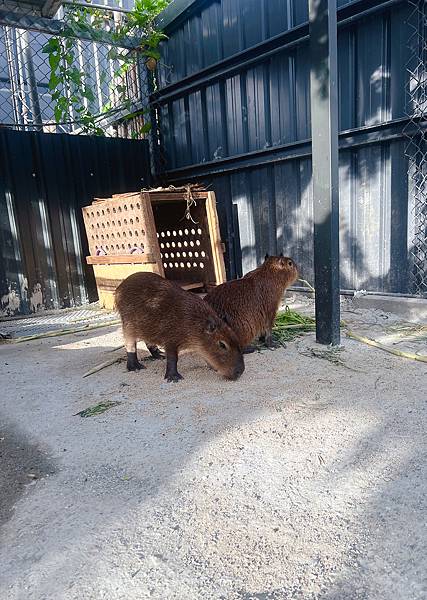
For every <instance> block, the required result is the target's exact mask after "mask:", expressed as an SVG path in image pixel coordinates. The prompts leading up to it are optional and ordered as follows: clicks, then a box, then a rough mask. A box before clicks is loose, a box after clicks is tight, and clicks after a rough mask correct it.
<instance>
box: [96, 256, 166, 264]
mask: <svg viewBox="0 0 427 600" xmlns="http://www.w3.org/2000/svg"><path fill="white" fill-rule="evenodd" d="M86 262H87V264H88V265H123V264H133V265H135V264H146V263H155V262H156V260H155V259H154V256H153V255H152V254H123V255H120V254H119V255H112V256H86Z"/></svg>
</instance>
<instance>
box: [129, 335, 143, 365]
mask: <svg viewBox="0 0 427 600" xmlns="http://www.w3.org/2000/svg"><path fill="white" fill-rule="evenodd" d="M125 348H126V353H127V365H126V366H127V369H128V371H139V370H140V369H144V365H143V364H142V363H140V362H139V360H138V356H137V355H136V340H133V339H131V338H127V337H125Z"/></svg>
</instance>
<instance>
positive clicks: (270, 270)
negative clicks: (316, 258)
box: [205, 254, 298, 352]
mask: <svg viewBox="0 0 427 600" xmlns="http://www.w3.org/2000/svg"><path fill="white" fill-rule="evenodd" d="M297 278H298V269H297V266H296V264H295V263H294V261H293V260H292V259H291V258H289V257H287V256H283V255H282V254H281V255H280V256H268V254H267V256H266V257H265V260H264V262H263V264H262V265H261V266H260V267H258V268H257V269H254V270H253V271H250V272H249V273H247V274H246V275H245V276H244V277H242V279H234V280H232V281H227V282H226V283H223V284H221V285H219V286H218V287H216V288H213V289H212V290H211V291H210V292H209V293H208V294H207V295H206V296H205V301H206V302H207V303H208V304H209V305H210V306H212V308H213V309H214V310H215V312H216V313H217V314H218V315H219V316H220V317H221V318H222V319H223V320H224V322H225V323H227V325H230V327H231V328H232V329H233V331H234V332H235V333H236V335H237V337H238V340H239V343H240V346H241V348H242V349H244V350H245V351H246V352H249V351H251V348H250V347H249V346H248V345H249V344H250V343H251V342H252V341H253V340H254V339H255V338H257V337H261V339H262V341H263V342H264V344H265V345H266V346H267V347H269V348H272V347H274V343H273V339H272V335H271V330H272V328H273V325H274V319H275V318H276V314H277V311H278V309H279V306H280V302H281V300H282V297H283V294H284V292H285V290H286V288H287V287H289V286H290V285H292V284H293V283H294V281H296V279H297Z"/></svg>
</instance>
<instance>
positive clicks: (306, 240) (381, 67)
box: [157, 0, 411, 292]
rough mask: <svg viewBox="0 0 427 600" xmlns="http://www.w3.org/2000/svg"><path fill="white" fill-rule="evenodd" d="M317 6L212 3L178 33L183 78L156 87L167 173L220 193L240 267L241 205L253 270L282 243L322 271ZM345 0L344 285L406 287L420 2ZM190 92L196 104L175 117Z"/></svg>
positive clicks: (198, 8)
mask: <svg viewBox="0 0 427 600" xmlns="http://www.w3.org/2000/svg"><path fill="white" fill-rule="evenodd" d="M307 4H308V3H307V2H302V1H301V2H300V1H299V0H268V1H265V0H258V2H256V3H255V2H252V0H250V1H249V2H244V0H215V1H213V0H204V1H199V2H195V3H194V4H193V5H192V9H191V12H189V13H188V15H187V16H185V18H184V17H183V18H182V19H178V20H177V21H176V24H173V23H172V25H171V27H170V29H169V31H168V34H169V35H170V37H171V40H170V41H169V42H168V43H167V46H168V54H166V55H165V62H167V63H168V64H170V65H171V66H173V67H174V68H175V62H176V63H177V69H178V71H180V77H181V78H179V77H177V76H176V73H175V74H174V79H173V80H174V81H175V84H174V85H173V86H171V87H169V88H168V89H165V90H163V89H161V90H160V92H159V94H158V96H157V98H158V100H159V101H160V105H161V115H162V122H161V131H162V135H163V138H164V142H165V143H164V151H165V153H166V154H167V156H168V173H167V175H168V177H169V181H172V182H174V181H176V182H179V183H183V182H187V181H190V180H193V181H195V180H199V181H200V178H201V180H202V181H205V182H206V183H207V184H208V185H210V186H211V189H214V190H215V191H216V193H217V200H218V210H219V214H220V222H221V234H222V236H223V239H224V240H226V242H227V255H226V262H227V269H228V274H229V276H230V275H232V274H233V273H234V274H236V275H237V274H238V273H239V269H240V258H239V249H238V248H237V247H236V244H238V241H237V238H236V236H237V234H236V230H237V225H236V220H235V218H234V219H233V210H234V211H235V210H236V208H235V207H237V210H238V215H239V223H238V225H239V228H240V239H241V248H242V261H243V271H247V270H248V269H250V268H253V267H254V266H256V264H257V262H258V261H259V260H260V258H259V255H260V254H262V253H263V252H265V251H268V249H270V251H272V249H273V248H274V247H275V244H276V243H277V249H278V251H280V250H282V249H283V251H284V252H285V253H287V254H290V255H291V256H294V257H295V258H296V260H297V262H298V263H299V264H300V266H301V268H302V273H303V275H304V277H305V278H307V279H309V280H310V281H313V257H312V251H313V213H312V208H313V207H312V201H313V199H312V191H311V161H310V154H311V143H310V136H311V123H310V102H309V98H310V96H309V93H310V85H309V67H310V61H309V58H308V27H307V24H306V19H307V11H306V6H307ZM338 7H339V10H338V13H337V14H338V19H339V38H338V44H339V51H338V58H339V127H340V130H341V132H342V133H341V134H340V193H341V199H342V209H341V222H340V240H341V245H342V251H341V258H342V268H341V276H342V278H343V284H342V287H343V288H348V289H352V288H367V289H377V290H385V291H400V292H404V291H407V288H406V286H407V282H406V279H407V264H406V263H407V258H406V257H407V252H408V249H407V245H408V242H407V235H401V236H400V237H399V226H398V224H397V220H398V221H400V222H401V223H402V224H403V227H406V225H405V223H406V221H407V209H408V206H407V204H408V193H407V182H406V176H405V168H406V167H405V164H404V161H403V160H402V156H403V144H404V142H403V138H402V129H403V128H404V127H405V126H407V121H405V120H403V119H402V120H400V118H401V117H402V116H403V115H404V105H405V91H404V90H405V83H406V74H405V64H406V60H407V48H406V43H407V39H408V29H407V25H406V22H405V21H406V15H407V11H408V7H407V4H406V2H403V1H400V2H399V0H391V1H390V0H384V1H375V0H360V1H357V2H355V1H351V0H338ZM249 15H251V17H250V19H249V20H248V18H249ZM304 15H305V16H304ZM190 20H191V23H190V22H189V23H188V27H187V30H186V29H185V25H186V21H190ZM252 21H253V22H252ZM298 23H300V24H301V25H299V26H298V27H297V28H295V26H296V25H297V24H298ZM290 28H291V29H290ZM178 30H182V31H188V32H190V31H191V32H192V34H194V38H193V39H192V44H193V48H192V49H191V52H190V54H189V56H188V60H187V63H188V65H190V63H191V66H188V68H187V66H186V67H185V69H183V68H182V58H181V56H180V51H181V50H180V48H181V49H182V47H183V44H185V43H188V42H186V41H185V39H184V41H181V42H180V41H179V36H180V35H181V33H179V31H178ZM197 32H199V33H197ZM175 33H176V36H175ZM274 36H276V37H274ZM175 38H176V39H175ZM250 44H252V46H250ZM284 45H285V47H283V46H284ZM171 48H172V51H170V49H171ZM166 57H167V58H166ZM183 73H185V76H183ZM162 85H163V84H162ZM161 87H162V86H161ZM179 97H181V98H187V104H185V102H184V103H183V104H181V105H179V109H177V108H175V110H174V112H173V114H171V113H172V111H168V105H170V106H172V104H174V105H175V107H176V106H178V105H177V104H175V102H176V100H177V99H178V98H179ZM163 105H164V106H163ZM181 111H182V112H181ZM185 113H187V116H186V117H185V119H184V123H181V125H179V126H178V125H177V124H176V123H175V120H176V119H178V121H179V119H180V118H182V117H183V114H185ZM391 119H395V120H394V121H391ZM190 142H191V152H189V151H188V149H186V148H184V146H185V145H186V144H188V143H190ZM175 148H176V149H175ZM178 148H179V150H178ZM174 156H179V159H180V162H179V164H180V165H181V166H180V168H179V169H178V168H177V167H178V161H177V160H175V159H174ZM273 214H274V218H273ZM393 215H394V216H393ZM276 226H277V237H276ZM408 229H409V230H410V229H411V223H409V224H408ZM380 236H383V237H382V238H380ZM387 236H388V239H387ZM380 239H381V240H382V241H381V243H380V242H379V240H380ZM384 239H385V241H384ZM230 246H231V248H230ZM261 258H262V256H261Z"/></svg>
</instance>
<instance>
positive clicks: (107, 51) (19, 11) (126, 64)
mask: <svg viewBox="0 0 427 600" xmlns="http://www.w3.org/2000/svg"><path fill="white" fill-rule="evenodd" d="M34 4H37V3H36V2H34ZM44 4H46V3H45V2H40V5H44ZM51 4H52V3H51ZM53 4H54V3H53ZM56 4H57V5H58V7H59V10H58V11H57V12H56V14H55V16H54V18H53V19H52V18H49V19H48V18H46V17H43V16H42V15H41V14H40V12H39V11H37V10H36V8H34V7H32V6H31V5H29V4H24V3H15V4H11V3H7V5H5V4H4V3H3V4H2V3H0V127H9V128H13V129H19V130H30V131H43V132H46V133H57V132H62V133H75V134H78V133H80V134H81V133H86V134H91V133H102V134H104V135H108V136H117V137H128V138H143V137H146V135H147V134H148V130H149V128H150V127H151V125H149V123H150V114H149V107H148V104H149V102H148V76H149V73H150V72H149V71H148V69H147V68H146V61H147V59H146V57H145V56H143V53H142V52H141V50H140V48H139V47H138V45H139V43H140V41H141V39H142V38H141V36H142V35H143V33H142V32H140V31H132V32H130V35H129V31H127V35H126V38H124V39H123V40H121V39H119V36H118V35H117V32H118V31H120V28H123V23H124V22H125V20H126V12H121V11H116V10H114V8H115V7H112V9H111V8H108V6H106V7H105V8H102V9H99V10H98V11H96V12H95V11H92V13H91V14H90V15H89V17H87V15H84V16H85V19H86V23H85V26H81V24H80V23H77V24H76V20H77V17H78V18H79V19H80V21H81V20H82V15H81V14H80V15H79V14H78V12H77V13H76V10H77V11H79V10H80V9H76V6H71V5H69V4H67V3H66V4H64V5H63V6H61V4H63V3H59V2H57V3H56ZM23 7H24V8H23ZM81 10H82V11H84V10H86V11H87V8H86V7H85V8H83V9H81ZM76 14H77V17H76ZM88 25H89V26H88ZM92 25H93V30H91V26H92Z"/></svg>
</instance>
